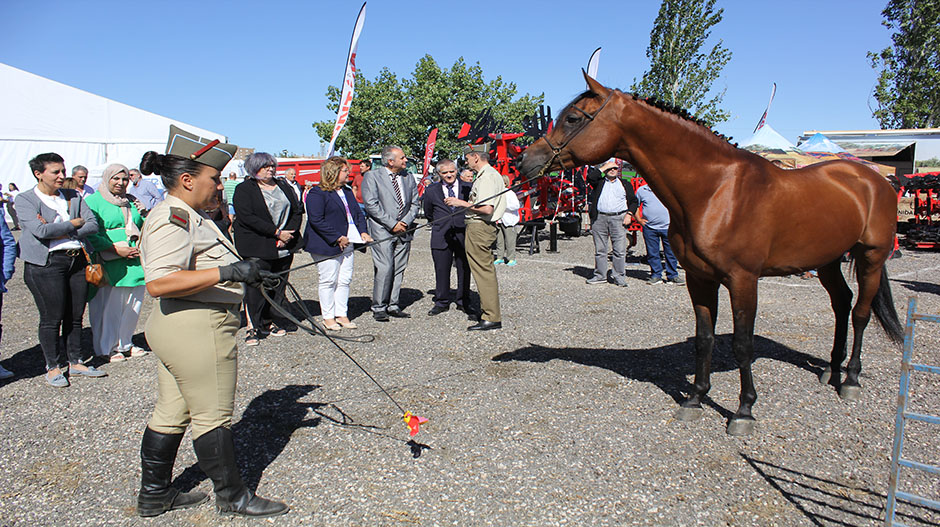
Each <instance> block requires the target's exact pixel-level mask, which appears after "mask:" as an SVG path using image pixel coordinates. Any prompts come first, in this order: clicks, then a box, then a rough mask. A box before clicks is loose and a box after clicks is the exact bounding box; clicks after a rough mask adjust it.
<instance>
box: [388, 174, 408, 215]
mask: <svg viewBox="0 0 940 527" xmlns="http://www.w3.org/2000/svg"><path fill="white" fill-rule="evenodd" d="M391 176H392V187H393V188H394V189H395V200H397V201H398V214H401V213H402V212H404V211H405V200H403V199H402V198H401V187H399V186H398V174H391Z"/></svg>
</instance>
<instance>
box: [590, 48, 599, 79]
mask: <svg viewBox="0 0 940 527" xmlns="http://www.w3.org/2000/svg"><path fill="white" fill-rule="evenodd" d="M600 62H601V48H597V49H595V50H594V53H591V59H590V60H588V72H587V73H588V76H590V77H591V78H592V79H595V80H597V67H598V66H599V65H600Z"/></svg>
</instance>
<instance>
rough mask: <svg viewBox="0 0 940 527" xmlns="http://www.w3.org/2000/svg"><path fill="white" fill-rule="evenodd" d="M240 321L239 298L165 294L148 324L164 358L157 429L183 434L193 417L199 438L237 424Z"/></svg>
mask: <svg viewBox="0 0 940 527" xmlns="http://www.w3.org/2000/svg"><path fill="white" fill-rule="evenodd" d="M239 323H240V319H239V313H238V304H231V305H228V304H207V303H204V302H193V301H190V300H181V299H174V298H161V299H160V300H159V301H158V303H157V304H156V305H155V306H154V307H153V311H152V312H151V314H150V318H149V319H148V320H147V326H146V328H145V330H144V332H145V334H146V336H147V343H148V344H150V347H151V348H152V349H153V352H154V354H156V356H157V358H159V359H160V365H159V370H158V371H157V387H158V395H157V405H156V407H155V408H154V409H153V416H152V417H151V418H150V423H149V425H148V426H149V427H150V429H151V430H153V431H154V432H159V433H161V434H182V433H183V432H185V431H186V426H187V425H189V424H190V422H191V423H192V425H193V431H192V437H193V439H196V438H198V437H199V436H201V435H202V434H204V433H206V432H209V431H212V430H213V429H215V428H218V427H227V428H230V427H231V425H232V412H233V409H234V406H235V379H236V376H237V373H238V361H237V357H238V354H237V350H236V347H235V333H236V332H237V331H238V326H239Z"/></svg>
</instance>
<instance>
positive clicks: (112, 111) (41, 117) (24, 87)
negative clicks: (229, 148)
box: [0, 63, 226, 191]
mask: <svg viewBox="0 0 940 527" xmlns="http://www.w3.org/2000/svg"><path fill="white" fill-rule="evenodd" d="M0 115H2V116H3V118H2V119H0V183H2V184H3V190H4V191H6V189H7V185H8V183H10V182H14V183H16V185H17V187H19V189H20V190H25V189H27V188H30V187H32V186H33V185H35V183H36V180H35V178H33V176H32V174H30V172H29V167H28V162H29V160H30V159H31V158H33V157H35V156H36V155H38V154H41V153H43V152H56V153H58V154H59V155H61V156H62V157H63V158H65V166H66V168H68V169H71V167H73V166H75V165H84V166H86V167H88V169H89V171H90V174H89V182H90V183H92V182H93V181H94V180H97V179H98V178H99V177H100V174H101V172H102V171H103V170H104V168H105V167H106V166H107V165H109V164H111V163H121V164H123V165H126V166H127V167H129V168H134V167H137V166H138V164H139V163H140V157H141V156H142V155H143V154H144V152H146V151H148V150H155V151H157V152H161V153H162V152H163V151H164V149H165V148H166V139H167V135H168V133H169V129H170V124H175V125H177V126H179V127H181V128H183V129H184V130H187V131H190V132H192V133H194V134H198V135H200V136H202V137H207V138H211V139H220V140H222V141H226V138H225V136H223V135H221V134H218V133H215V132H211V131H209V130H205V129H203V128H199V127H196V126H192V125H190V124H187V123H183V122H181V121H177V120H174V119H169V118H167V117H163V116H160V115H157V114H154V113H150V112H148V111H145V110H141V109H139V108H135V107H133V106H128V105H126V104H122V103H119V102H117V101H113V100H111V99H107V98H105V97H101V96H99V95H95V94H93V93H88V92H86V91H83V90H79V89H78V88H73V87H71V86H67V85H65V84H61V83H59V82H56V81H53V80H50V79H46V78H44V77H40V76H38V75H34V74H32V73H29V72H26V71H23V70H20V69H17V68H14V67H11V66H8V65H6V64H2V63H0Z"/></svg>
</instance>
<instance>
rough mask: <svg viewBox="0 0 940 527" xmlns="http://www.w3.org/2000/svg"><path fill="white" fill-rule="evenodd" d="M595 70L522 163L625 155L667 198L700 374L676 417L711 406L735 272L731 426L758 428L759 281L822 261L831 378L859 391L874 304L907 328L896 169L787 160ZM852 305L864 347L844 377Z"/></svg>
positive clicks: (856, 342)
mask: <svg viewBox="0 0 940 527" xmlns="http://www.w3.org/2000/svg"><path fill="white" fill-rule="evenodd" d="M584 78H585V80H586V81H587V84H588V90H587V91H585V92H584V93H582V94H581V95H580V96H578V97H577V98H575V99H574V101H572V102H571V103H570V104H569V105H568V106H567V107H565V109H564V110H562V111H561V113H560V114H559V115H558V118H557V120H556V122H555V125H554V128H553V129H552V130H551V131H549V132H548V133H547V134H546V135H544V136H543V137H542V138H540V139H538V140H537V141H536V142H535V143H533V144H532V145H531V146H529V147H528V148H527V149H526V150H525V152H524V153H523V156H522V158H521V160H519V163H518V166H519V170H520V173H521V174H522V176H523V177H524V178H526V179H529V178H535V177H538V176H540V175H541V174H544V173H547V172H549V171H552V170H561V169H568V168H573V167H576V166H582V165H587V164H596V163H600V162H602V161H605V160H607V159H609V158H611V157H618V158H620V159H623V160H626V161H628V162H629V163H630V164H632V165H633V166H634V167H635V168H636V169H637V171H638V172H639V174H640V175H642V176H643V178H644V179H645V180H646V181H647V183H648V184H649V186H650V188H651V189H652V190H653V192H654V193H655V194H656V196H657V197H659V199H660V200H661V201H662V202H663V204H664V205H665V206H666V208H667V209H668V210H669V217H670V225H669V243H670V244H671V245H672V250H673V252H674V253H675V255H676V258H677V259H678V260H679V262H680V263H681V264H682V267H683V268H684V269H685V271H686V283H687V287H688V291H689V297H690V299H691V300H692V307H693V310H694V312H695V382H694V385H693V387H692V390H691V394H690V395H689V397H688V398H687V399H686V400H685V401H683V402H682V403H681V405H680V408H679V410H678V411H677V418H679V419H680V420H692V419H697V418H699V417H700V416H701V415H702V399H703V398H704V397H705V394H706V393H708V390H709V388H710V387H711V384H710V380H709V377H710V375H711V359H712V350H713V349H714V345H715V322H716V319H717V316H718V287H719V286H720V285H723V286H725V287H726V288H727V289H728V292H729V293H730V296H731V310H732V315H733V317H734V334H733V337H732V350H733V352H734V357H735V359H736V361H737V364H738V368H739V370H740V374H741V394H740V399H739V401H740V405H739V407H738V410H737V412H736V413H735V414H734V416H733V417H732V418H731V419H730V421H729V422H728V427H727V432H728V433H729V434H732V435H743V434H748V433H750V432H751V431H752V430H753V428H754V423H755V420H754V417H753V416H752V414H751V407H752V406H753V404H754V402H755V401H756V400H757V392H756V390H755V389H754V379H753V376H752V373H751V363H752V362H753V355H754V343H753V340H754V316H755V313H756V311H757V280H758V278H759V277H761V276H784V275H791V274H794V273H799V272H802V271H807V270H810V269H817V270H818V274H819V281H820V282H821V283H822V285H823V287H824V288H825V289H826V291H827V292H828V293H829V296H830V299H831V303H832V309H833V311H834V312H835V338H834V342H833V345H832V354H831V360H830V362H829V365H828V366H827V367H826V368H825V370H824V371H823V373H822V375H820V382H828V383H829V384H831V385H832V386H833V387H834V388H835V389H836V390H837V391H838V393H839V395H840V396H841V397H842V398H843V399H846V400H857V399H858V397H859V395H860V390H861V387H860V385H859V382H858V376H859V372H860V371H861V351H862V334H863V333H864V331H865V326H866V325H867V324H868V321H869V319H870V317H871V313H872V311H874V313H875V316H876V318H877V319H878V321H879V322H880V323H881V326H882V327H883V328H884V330H885V332H886V333H887V334H888V336H889V337H890V338H891V340H893V341H894V343H896V344H897V343H900V342H901V341H902V338H903V337H902V327H901V323H900V321H899V320H898V315H897V312H896V310H895V307H894V301H893V300H892V297H891V289H890V286H889V284H888V276H887V271H886V270H885V261H886V260H887V259H888V257H889V256H890V254H891V252H892V250H893V248H894V235H895V229H896V227H897V225H896V222H897V194H896V193H895V191H894V189H893V188H892V186H891V185H890V184H889V183H888V181H887V180H886V179H885V178H884V177H882V176H881V175H879V174H878V173H877V172H875V171H873V170H871V169H870V168H868V167H865V166H863V165H861V164H858V163H854V162H851V161H842V160H840V161H830V162H826V163H819V164H816V165H812V166H809V167H805V168H801V169H797V170H783V169H781V168H778V167H776V166H774V165H773V164H772V163H770V162H768V161H767V160H765V159H764V158H762V157H760V156H757V155H755V154H753V153H751V152H748V151H746V150H741V149H738V148H737V147H736V146H735V145H732V144H730V143H729V142H728V140H726V139H725V138H724V137H721V136H718V135H717V134H715V133H714V132H712V131H711V130H710V129H709V128H708V127H706V126H704V125H703V124H701V123H699V122H697V121H695V120H694V119H693V118H692V117H691V116H689V115H688V114H687V113H685V112H682V111H681V110H676V109H671V108H667V107H665V106H664V105H662V104H659V103H656V102H655V101H651V100H647V99H643V98H640V97H637V96H636V95H631V94H626V93H623V92H621V91H620V90H611V89H608V88H606V87H604V86H603V85H601V84H600V83H599V82H597V81H596V80H594V79H592V78H591V77H590V76H588V75H587V74H586V73H585V74H584ZM847 251H848V252H849V253H850V255H851V256H852V258H853V259H854V266H855V272H856V279H857V281H858V299H857V301H856V303H855V307H854V308H852V306H851V302H852V291H851V289H849V286H848V285H847V284H846V281H845V278H844V277H843V276H842V269H841V259H842V256H843V254H845V253H846V252H847ZM850 308H851V315H852V327H853V332H854V335H853V343H852V357H851V359H850V360H849V362H848V364H847V366H846V377H845V380H844V381H843V380H842V379H841V366H842V362H843V361H844V360H845V357H846V343H847V336H848V319H849V312H850Z"/></svg>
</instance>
